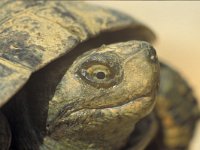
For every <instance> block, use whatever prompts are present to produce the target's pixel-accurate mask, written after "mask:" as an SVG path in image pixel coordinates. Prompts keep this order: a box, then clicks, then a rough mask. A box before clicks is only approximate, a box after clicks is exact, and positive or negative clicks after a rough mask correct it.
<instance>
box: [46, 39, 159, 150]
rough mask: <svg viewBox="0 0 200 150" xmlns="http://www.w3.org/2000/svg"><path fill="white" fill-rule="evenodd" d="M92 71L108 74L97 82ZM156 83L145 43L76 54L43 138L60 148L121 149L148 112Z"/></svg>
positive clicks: (151, 54) (150, 53)
mask: <svg viewBox="0 0 200 150" xmlns="http://www.w3.org/2000/svg"><path fill="white" fill-rule="evenodd" d="M105 68H106V69H105ZM107 69H108V70H107ZM84 70H86V72H84ZM96 71H97V72H104V74H107V73H108V74H110V75H108V77H105V79H98V76H97V75H96V74H95V72H96ZM93 72H94V74H93ZM158 79H159V65H158V62H157V58H156V54H155V51H154V50H153V48H152V47H151V46H150V45H149V44H147V43H145V42H137V41H130V42H127V43H118V44H113V45H108V46H102V47H100V48H97V49H95V50H92V51H89V52H87V53H85V54H83V55H81V56H80V57H78V58H77V59H76V60H75V61H74V63H73V64H72V66H71V67H70V68H69V69H68V70H67V72H66V74H65V75H64V77H63V78H62V80H61V82H60V83H59V84H58V86H57V88H56V92H55V95H54V97H53V99H52V100H51V101H50V103H49V114H48V121H47V124H48V131H47V132H48V136H49V137H50V138H52V139H54V140H55V141H57V142H58V143H59V144H60V145H67V144H68V141H70V142H71V143H79V142H80V143H84V146H83V144H82V145H80V147H79V148H80V149H81V148H82V149H110V150H111V149H113V150H114V149H120V148H121V147H123V146H125V145H126V143H127V141H128V138H129V136H130V134H131V133H132V132H133V131H134V127H135V124H136V123H137V122H138V120H140V119H141V118H143V117H145V116H146V115H147V114H149V113H150V112H151V110H152V109H153V106H154V104H155V101H154V98H155V92H156V89H157V87H158Z"/></svg>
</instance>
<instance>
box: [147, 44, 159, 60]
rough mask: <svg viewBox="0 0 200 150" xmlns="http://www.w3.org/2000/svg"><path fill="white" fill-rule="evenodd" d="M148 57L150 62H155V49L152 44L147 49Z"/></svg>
mask: <svg viewBox="0 0 200 150" xmlns="http://www.w3.org/2000/svg"><path fill="white" fill-rule="evenodd" d="M148 58H150V60H151V61H152V62H156V61H157V60H158V58H157V55H156V50H155V49H154V48H153V47H152V46H151V47H150V48H149V49H148Z"/></svg>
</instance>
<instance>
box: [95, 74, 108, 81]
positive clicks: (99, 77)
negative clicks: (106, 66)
mask: <svg viewBox="0 0 200 150" xmlns="http://www.w3.org/2000/svg"><path fill="white" fill-rule="evenodd" d="M96 77H97V79H101V80H102V79H105V77H106V75H105V73H104V72H97V74H96Z"/></svg>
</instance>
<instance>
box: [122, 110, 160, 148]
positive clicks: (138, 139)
mask: <svg viewBox="0 0 200 150" xmlns="http://www.w3.org/2000/svg"><path fill="white" fill-rule="evenodd" d="M157 130H158V122H157V120H156V118H155V114H154V112H152V113H151V114H150V115H148V116H147V117H145V118H143V119H142V120H140V121H139V122H138V123H137V124H136V126H135V129H134V131H133V133H132V134H131V135H130V137H129V140H128V142H127V144H126V146H125V147H124V148H122V150H144V149H145V148H146V147H147V145H148V144H149V143H150V142H151V141H152V139H153V138H154V137H155V135H156V133H157Z"/></svg>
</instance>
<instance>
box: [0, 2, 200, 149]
mask: <svg viewBox="0 0 200 150" xmlns="http://www.w3.org/2000/svg"><path fill="white" fill-rule="evenodd" d="M83 14H84V15H83ZM0 20H1V21H0V26H1V29H0V33H1V34H0V82H1V84H0V90H1V93H0V107H2V106H3V105H4V104H5V103H6V102H7V101H9V100H11V102H10V103H9V104H8V105H6V108H3V112H5V113H6V115H7V116H8V117H9V118H8V119H9V123H11V128H12V130H14V131H15V130H16V129H18V128H19V127H15V126H13V124H14V125H15V123H16V121H18V120H17V119H14V118H13V114H14V115H15V116H18V119H22V120H25V121H22V122H20V125H21V126H24V128H23V130H22V132H20V131H18V132H19V133H17V131H15V132H16V135H13V139H14V140H16V141H17V140H18V139H19V141H17V142H16V143H18V144H19V145H20V146H21V148H22V149H23V148H26V149H31V148H32V149H38V146H37V145H38V141H37V140H36V141H34V138H36V139H37V137H39V140H40V141H39V144H41V141H42V140H41V138H43V137H44V135H46V133H45V128H46V119H45V118H47V112H46V111H45V110H47V109H48V108H47V104H48V101H49V100H51V99H52V98H54V99H53V101H51V102H50V111H49V116H48V117H49V118H48V124H49V126H48V127H50V128H47V129H48V130H47V131H48V132H47V135H48V136H47V137H45V138H44V141H42V142H43V143H44V145H42V146H41V147H40V149H44V150H48V149H57V150H62V149H66V147H68V148H71V149H74V150H76V149H80V147H88V144H87V142H83V141H79V140H80V139H79V140H78V141H76V140H75V143H74V141H73V140H71V139H70V140H69V139H67V138H66V139H65V140H66V141H67V142H64V143H63V141H62V140H61V142H58V139H57V137H58V136H60V133H59V132H57V131H59V130H55V132H53V131H54V130H52V131H51V128H52V127H53V126H54V125H55V124H51V121H52V117H51V116H52V114H54V113H55V111H52V108H56V107H54V105H52V103H53V102H54V101H55V97H54V95H53V93H54V90H53V91H52V89H54V88H55V87H56V86H57V84H58V83H59V80H60V79H61V77H62V76H63V75H64V74H65V69H68V67H63V66H64V65H65V63H67V66H68V65H69V64H70V63H68V60H69V61H72V62H73V60H75V58H76V57H77V55H81V53H83V52H84V51H87V50H88V49H91V48H96V47H99V46H101V45H102V44H110V43H113V42H121V41H128V40H132V39H137V40H145V41H149V42H151V41H153V40H154V38H155V36H154V34H153V33H152V31H151V30H149V29H148V28H147V27H145V26H143V25H142V24H141V23H139V22H137V21H136V20H134V19H133V18H131V17H129V16H127V15H125V14H122V13H120V12H117V11H114V10H110V9H106V8H102V7H97V6H93V5H88V4H85V3H81V2H78V3H76V2H65V1H59V2H57V1H34V0H33V1H14V0H8V1H1V2H0ZM99 35H100V36H99ZM89 39H91V40H89ZM85 41H88V42H85ZM81 43H82V44H81ZM122 45H126V44H124V43H123V44H122ZM144 45H145V44H144ZM72 49H73V51H72V53H71V52H70V53H69V51H71V50H72ZM125 49H126V48H125ZM73 52H74V54H73ZM67 53H69V54H67ZM65 54H67V55H66V56H64V55H65ZM150 56H151V55H150ZM52 69H53V70H52ZM60 70H61V71H60ZM130 70H131V69H130ZM55 72H56V73H57V74H58V76H59V77H57V76H55ZM31 75H32V76H31ZM30 76H31V78H30ZM52 79H53V80H55V82H54V81H52ZM28 80H29V81H28ZM27 81H28V84H25V83H26V82H27ZM41 81H42V83H43V84H42V83H40V82H41ZM168 81H169V82H168ZM62 82H65V81H62ZM165 82H167V84H165ZM144 83H145V82H144ZM169 83H170V84H171V83H173V84H171V85H170V86H169ZM174 83H177V85H178V86H174ZM24 84H25V86H24V87H23V85H24ZM167 85H168V86H167ZM22 87H23V88H22ZM160 87H161V88H160V91H159V93H158V97H157V102H158V103H157V105H156V109H155V112H156V117H154V115H153V113H152V114H151V115H150V116H147V117H146V118H144V119H142V120H140V121H139V123H137V124H136V126H135V130H134V132H132V134H131V135H130V138H129V140H128V142H127V145H124V147H125V148H126V149H134V150H141V149H144V148H145V147H146V146H147V145H148V144H149V142H150V141H151V140H152V138H154V137H155V134H156V132H157V133H158V135H157V136H156V137H155V140H153V143H152V144H151V145H150V148H152V147H153V149H161V150H164V149H167V150H174V149H175V150H177V149H181V150H182V149H187V146H188V143H189V141H190V139H191V137H192V134H193V131H194V126H195V123H196V120H197V118H198V117H199V111H198V108H197V106H196V101H195V98H194V97H193V95H192V92H191V90H190V89H189V88H188V85H187V83H185V82H184V81H183V80H182V79H181V77H180V76H179V75H178V74H177V73H175V72H174V71H172V70H171V69H170V68H168V67H166V66H165V65H161V86H160ZM21 88H22V89H21ZM20 89H21V90H20ZM43 89H46V90H47V91H44V90H43ZM56 89H57V88H56ZM58 89H59V88H58ZM153 89H155V87H154V88H153ZM33 90H34V91H37V92H38V93H37V92H36V93H33V92H32V91H33ZM18 91H19V92H18ZM175 91H177V92H175ZM41 93H44V95H41ZM58 93H59V92H58ZM90 93H91V92H90ZM45 94H46V95H45ZM13 95H15V96H14V97H13ZM58 95H59V94H58ZM11 97H13V98H12V99H10V98H11ZM27 97H29V99H27ZM182 100H184V103H183V102H182ZM43 101H44V102H43ZM19 102H20V103H19ZM97 104H98V103H97ZM142 104H143V105H142ZM145 105H146V104H145V103H141V104H140V105H139V106H138V107H136V108H137V109H139V108H142V107H145ZM71 106H73V105H71ZM71 106H70V107H68V108H67V110H70V109H71ZM73 107H74V106H73ZM73 107H72V108H73ZM134 107H135V106H134ZM161 107H162V109H160V108H161ZM22 108H23V109H24V110H23V109H22ZM129 108H131V107H127V110H129V111H130V109H129ZM18 109H19V110H18ZM146 109H147V110H148V111H150V110H151V109H150V107H148V108H146ZM146 109H145V110H144V111H147V110H146ZM30 110H31V111H30ZM41 110H42V111H41ZM61 110H62V109H61ZM184 110H187V111H186V112H189V113H184ZM191 110H192V111H191ZM7 111H8V112H7ZM12 111H13V112H12ZM51 111H52V112H53V113H52V114H51ZM148 111H147V112H148ZM83 113H84V112H83ZM75 114H76V113H75ZM77 114H78V113H77ZM86 114H87V113H86ZM109 114H112V113H109ZM0 115H1V116H0V118H1V121H2V122H3V124H1V128H3V132H2V134H3V135H6V134H7V140H6V139H5V138H1V137H0V145H1V143H2V142H3V143H4V144H5V145H4V146H5V148H4V149H7V147H9V144H10V131H9V127H8V125H7V121H6V118H5V117H4V116H3V115H2V114H0ZM61 115H62V113H61ZM140 115H142V113H139V116H140ZM37 116H40V118H39V119H38V117H37ZM58 116H59V115H58ZM72 116H73V115H72ZM74 116H76V115H74ZM108 116H109V115H108ZM111 116H112V115H111ZM54 117H55V116H53V118H54ZM90 117H91V116H90ZM90 117H89V118H90ZM96 117H97V118H98V117H101V115H100V114H99V113H98V114H96ZM142 117H144V116H142ZM142 117H141V116H140V119H141V118H142ZM83 118H84V117H83ZM90 119H91V118H90ZM53 120H54V121H55V123H57V121H58V122H59V118H58V119H57V120H56V119H55V118H54V119H53ZM66 120H67V119H66ZM72 120H73V117H72ZM136 120H137V119H136ZM136 120H134V121H136ZM101 121H103V120H101ZM137 121H138V120H137ZM30 123H31V124H30ZM61 123H62V120H61ZM126 123H127V122H126ZM119 124H120V123H119ZM114 126H115V125H114ZM158 127H159V128H158ZM79 128H80V129H81V127H79ZM72 129H73V128H72ZM148 129H151V130H148ZM34 130H35V131H34ZM123 130H124V131H125V129H123ZM4 131H5V132H4ZM33 131H34V133H33ZM61 131H62V129H61ZM70 131H72V130H69V132H70ZM108 131H110V130H108ZM106 133H108V132H106ZM122 133H123V132H122ZM35 134H36V135H35ZM123 134H125V133H123ZM24 135H27V137H25V138H24V137H22V140H21V139H20V138H19V137H20V136H24ZM28 135H30V136H31V137H30V136H28ZM61 135H62V134H61ZM119 137H120V136H119ZM122 137H123V136H122ZM180 137H181V138H180ZM78 138H80V137H78ZM120 138H121V137H120ZM75 139H77V137H76V136H75ZM105 139H106V138H105ZM105 139H103V140H105ZM157 139H158V140H157ZM161 139H162V140H161ZM20 140H21V141H20ZM115 140H116V139H115ZM118 140H119V139H118ZM157 141H159V143H157ZM120 142H121V141H120V140H119V142H118V143H117V144H119V145H120ZM16 143H15V144H16ZM30 143H32V145H31V144H30ZM117 144H116V145H115V144H114V145H113V147H114V146H117ZM12 145H13V143H12ZM35 145H36V146H35ZM97 145H98V143H97ZM119 145H118V146H119ZM20 146H19V147H18V148H19V149H20ZM94 146H95V144H94V145H90V147H88V148H89V149H92V147H93V148H94ZM101 146H102V145H101ZM104 146H105V145H104ZM111 147H112V146H111ZM110 149H112V148H110Z"/></svg>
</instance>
